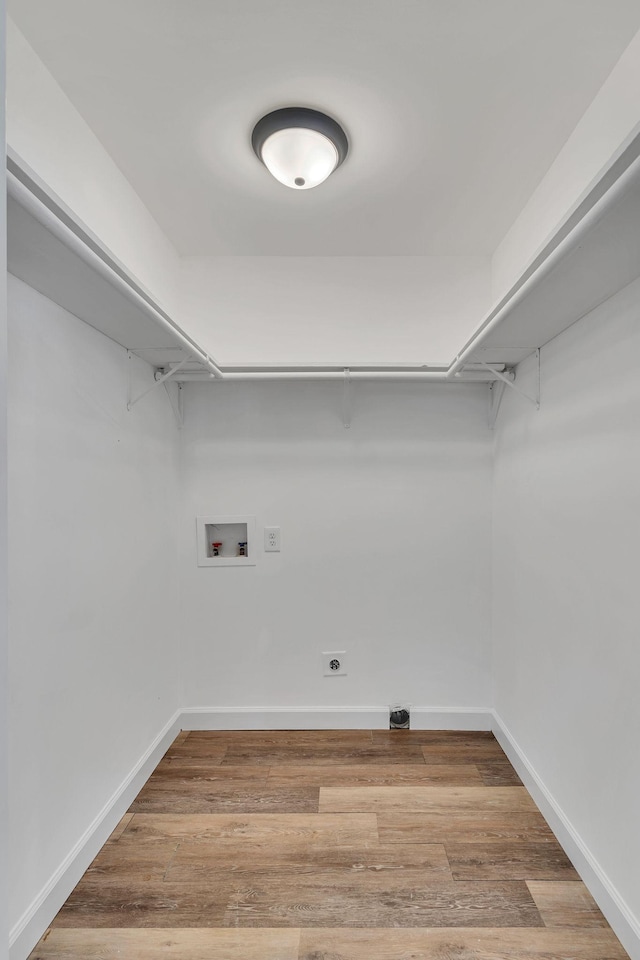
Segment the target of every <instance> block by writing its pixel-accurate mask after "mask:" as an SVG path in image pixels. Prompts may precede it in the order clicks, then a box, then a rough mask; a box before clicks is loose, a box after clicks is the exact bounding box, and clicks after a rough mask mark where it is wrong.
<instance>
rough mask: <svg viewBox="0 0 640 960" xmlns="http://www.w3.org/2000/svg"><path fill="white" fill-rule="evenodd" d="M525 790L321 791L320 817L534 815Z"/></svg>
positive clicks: (474, 788) (464, 788) (322, 788)
mask: <svg viewBox="0 0 640 960" xmlns="http://www.w3.org/2000/svg"><path fill="white" fill-rule="evenodd" d="M536 809H537V808H536V805H535V803H534V802H533V800H532V799H531V797H530V796H529V794H528V792H527V791H526V790H525V789H524V787H439V786H438V787H431V786H427V787H321V788H320V806H319V810H320V812H321V813H330V812H332V813H351V812H353V813H355V812H359V813H366V812H374V813H393V812H394V811H398V812H400V813H405V812H406V813H410V812H415V813H417V812H419V811H425V812H427V813H439V812H440V813H455V812H460V811H473V812H474V813H476V814H482V813H483V812H484V811H492V810H494V811H498V810H499V811H519V812H529V811H535V810H536Z"/></svg>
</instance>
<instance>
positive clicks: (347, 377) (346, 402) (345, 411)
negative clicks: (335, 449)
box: [342, 367, 352, 430]
mask: <svg viewBox="0 0 640 960" xmlns="http://www.w3.org/2000/svg"><path fill="white" fill-rule="evenodd" d="M351 405H352V404H351V371H350V369H349V367H345V368H344V380H343V381H342V423H343V426H344V428H345V430H349V429H350V428H351V412H352V411H351Z"/></svg>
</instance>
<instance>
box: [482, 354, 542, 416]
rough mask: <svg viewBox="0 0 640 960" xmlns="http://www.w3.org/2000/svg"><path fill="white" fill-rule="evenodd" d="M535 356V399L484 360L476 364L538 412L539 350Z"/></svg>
mask: <svg viewBox="0 0 640 960" xmlns="http://www.w3.org/2000/svg"><path fill="white" fill-rule="evenodd" d="M536 356H537V362H538V374H537V390H536V396H535V397H530V396H529V394H528V393H525V392H524V390H521V389H520V387H516V385H515V383H514V382H513V378H512V379H509V377H508V376H507V375H506V374H504V373H500V371H499V370H495V369H494V368H493V367H492V366H490V365H489V364H488V363H485V361H484V360H478V361H477V362H478V363H481V364H482V366H483V367H486V368H487V370H490V371H491V372H492V373H493V375H494V376H495V377H497V378H498V380H502V382H503V383H504V384H505V385H506V386H507V387H510V388H511V389H512V390H515V392H516V393H517V394H519V395H520V396H521V397H524V399H525V400H528V401H529V403H532V404H533V405H534V407H535V408H536V410H539V409H540V350H536Z"/></svg>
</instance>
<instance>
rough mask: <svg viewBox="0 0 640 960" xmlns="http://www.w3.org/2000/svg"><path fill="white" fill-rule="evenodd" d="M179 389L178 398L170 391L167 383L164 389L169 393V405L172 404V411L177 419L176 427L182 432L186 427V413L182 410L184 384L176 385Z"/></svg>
mask: <svg viewBox="0 0 640 960" xmlns="http://www.w3.org/2000/svg"><path fill="white" fill-rule="evenodd" d="M176 386H177V388H178V395H177V397H176V396H175V394H173V393H172V392H171V390H170V389H169V384H168V383H167V382H166V381H165V382H164V388H165V390H166V391H167V396H168V397H169V403H170V404H171V409H172V410H173V415H174V417H175V418H176V425H177V427H178V430H182V427H183V425H184V412H183V409H182V384H181V383H178V384H176Z"/></svg>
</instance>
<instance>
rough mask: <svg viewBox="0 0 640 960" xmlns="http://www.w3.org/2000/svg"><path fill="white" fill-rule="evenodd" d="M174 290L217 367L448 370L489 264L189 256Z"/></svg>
mask: <svg viewBox="0 0 640 960" xmlns="http://www.w3.org/2000/svg"><path fill="white" fill-rule="evenodd" d="M180 283H181V303H182V308H183V311H184V312H183V313H182V315H181V317H182V320H183V321H184V323H185V326H186V328H187V329H188V330H189V332H190V333H191V335H192V336H193V337H194V338H195V339H196V340H197V341H198V342H199V343H200V344H201V345H202V346H203V347H205V349H206V350H208V351H209V352H210V353H211V354H212V355H213V356H215V357H216V359H217V360H218V362H220V363H223V364H244V363H265V364H278V363H325V364H326V363H338V364H344V365H346V366H349V365H350V364H355V363H357V362H360V363H394V362H395V363H416V364H422V363H435V364H438V363H442V364H445V365H446V364H448V363H449V362H450V361H451V360H452V359H453V357H454V356H455V354H456V352H457V350H458V349H459V347H460V345H461V344H462V343H464V342H465V341H466V339H467V338H468V337H469V336H470V335H471V333H472V332H473V330H474V329H475V327H476V326H477V324H478V321H479V319H480V318H481V317H482V315H483V314H484V313H485V312H486V311H487V309H488V308H489V306H490V298H491V270H490V261H489V259H488V258H486V257H192V258H189V259H187V260H184V261H183V262H182V265H181V273H180ZM363 324H364V327H365V329H366V337H365V338H364V339H363V334H362V330H363Z"/></svg>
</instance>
